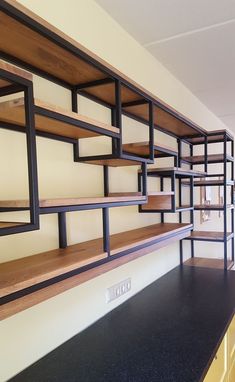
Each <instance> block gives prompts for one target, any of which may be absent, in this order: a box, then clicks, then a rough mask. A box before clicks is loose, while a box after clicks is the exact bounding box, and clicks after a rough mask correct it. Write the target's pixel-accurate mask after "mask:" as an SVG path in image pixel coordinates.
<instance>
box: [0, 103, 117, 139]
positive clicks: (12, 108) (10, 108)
mask: <svg viewBox="0 0 235 382" xmlns="http://www.w3.org/2000/svg"><path fill="white" fill-rule="evenodd" d="M35 106H36V107H38V108H42V109H44V110H48V111H50V112H53V113H54V116H55V119H54V118H49V117H46V116H44V115H40V113H39V112H38V109H35V113H36V115H35V127H36V130H37V131H42V132H46V133H51V134H55V135H59V136H63V137H69V138H74V139H78V138H89V137H95V136H99V135H101V134H102V133H103V134H108V133H109V132H112V133H116V134H118V133H119V129H117V128H116V127H114V126H111V125H108V124H105V123H102V122H98V121H96V120H93V119H91V118H88V117H85V116H83V115H80V114H77V113H74V112H72V111H67V110H64V109H62V108H60V107H57V106H54V105H51V104H49V103H45V102H42V101H40V100H37V99H35ZM57 114H59V115H64V116H66V117H69V118H71V123H67V122H62V121H59V120H57V119H56V115H57ZM0 121H3V122H7V123H13V124H15V125H18V126H19V127H24V126H25V110H24V98H17V99H14V100H10V101H5V102H1V103H0ZM73 122H74V123H76V124H78V125H79V122H80V123H87V124H90V125H92V126H96V127H98V128H99V129H100V134H99V133H96V132H93V131H90V130H88V129H84V128H81V127H78V126H75V125H73V124H72V123H73Z"/></svg>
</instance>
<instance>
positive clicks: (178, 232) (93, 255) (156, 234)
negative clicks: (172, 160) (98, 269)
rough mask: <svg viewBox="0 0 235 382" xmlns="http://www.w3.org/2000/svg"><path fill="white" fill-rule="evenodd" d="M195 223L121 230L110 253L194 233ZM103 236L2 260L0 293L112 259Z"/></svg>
mask: <svg viewBox="0 0 235 382" xmlns="http://www.w3.org/2000/svg"><path fill="white" fill-rule="evenodd" d="M191 229H192V225H191V224H178V223H165V224H161V223H160V224H155V225H151V226H148V227H143V228H138V229H134V230H131V231H126V232H121V233H118V234H114V235H111V237H110V256H112V257H114V256H115V255H118V254H125V253H127V254H128V253H130V252H133V251H135V250H138V249H141V248H143V247H145V246H149V245H152V244H154V243H157V242H160V241H164V240H166V241H167V239H169V238H172V237H174V238H175V240H177V237H178V236H179V237H182V234H183V235H184V237H186V236H188V235H189V234H190V231H191ZM102 243H103V239H95V240H90V241H87V242H84V243H79V244H75V245H71V246H68V247H67V248H64V249H55V250H52V251H48V252H44V253H41V254H38V255H34V256H29V257H26V258H23V259H19V260H13V261H10V262H7V263H3V264H0V276H1V277H0V297H4V296H7V295H9V294H12V293H15V292H17V291H19V290H22V289H25V288H29V287H31V286H34V285H36V284H38V283H41V282H43V281H46V280H49V279H52V278H54V277H57V276H59V275H63V274H66V273H68V272H71V271H73V270H77V269H78V268H83V267H84V266H87V265H89V264H92V263H97V265H98V262H99V261H100V260H104V259H106V260H108V253H107V252H104V251H103V248H102Z"/></svg>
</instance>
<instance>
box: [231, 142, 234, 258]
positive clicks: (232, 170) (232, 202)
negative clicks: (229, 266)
mask: <svg viewBox="0 0 235 382" xmlns="http://www.w3.org/2000/svg"><path fill="white" fill-rule="evenodd" d="M231 156H232V158H233V159H234V140H233V138H232V140H231ZM231 180H232V181H234V161H232V162H231ZM231 204H234V186H231ZM231 231H232V234H233V238H232V239H231V240H232V242H231V244H232V245H231V251H232V256H231V259H232V261H234V209H233V208H232V209H231Z"/></svg>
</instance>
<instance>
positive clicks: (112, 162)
mask: <svg viewBox="0 0 235 382" xmlns="http://www.w3.org/2000/svg"><path fill="white" fill-rule="evenodd" d="M79 162H82V163H87V164H94V165H97V166H110V167H122V166H140V165H141V162H139V161H135V160H131V159H124V158H105V157H103V158H102V157H101V158H100V159H98V158H96V159H88V158H84V159H83V158H82V157H80V158H79Z"/></svg>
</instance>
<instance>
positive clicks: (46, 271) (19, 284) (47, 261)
mask: <svg viewBox="0 0 235 382" xmlns="http://www.w3.org/2000/svg"><path fill="white" fill-rule="evenodd" d="M106 256H107V253H106V252H104V251H103V248H102V240H101V239H96V240H91V241H87V242H84V243H79V244H75V245H71V246H69V247H67V248H65V249H54V250H52V251H48V252H44V253H40V254H38V255H33V256H29V257H25V258H22V259H19V260H13V261H9V262H7V263H3V264H0V275H1V277H0V297H3V296H5V295H8V294H10V293H13V292H16V291H18V290H21V289H24V288H27V287H29V286H32V285H35V284H38V283H40V282H43V281H45V280H49V279H51V278H53V277H56V276H59V275H62V274H64V273H67V272H70V271H72V270H74V269H77V268H79V267H83V266H85V265H88V264H91V263H93V262H96V261H98V260H101V259H104V258H105V257H106Z"/></svg>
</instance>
